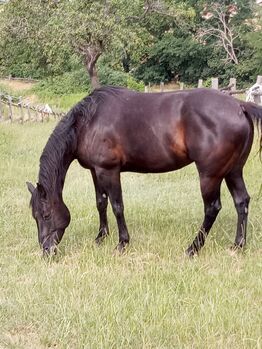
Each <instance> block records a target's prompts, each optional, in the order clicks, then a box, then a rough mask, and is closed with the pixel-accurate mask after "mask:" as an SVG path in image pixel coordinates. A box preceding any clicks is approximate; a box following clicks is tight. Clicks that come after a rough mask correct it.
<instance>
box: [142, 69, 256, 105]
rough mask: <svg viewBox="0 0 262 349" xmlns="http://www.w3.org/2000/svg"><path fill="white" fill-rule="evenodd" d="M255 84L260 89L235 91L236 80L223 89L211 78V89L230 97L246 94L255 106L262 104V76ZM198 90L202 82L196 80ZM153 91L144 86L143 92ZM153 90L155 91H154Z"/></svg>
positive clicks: (163, 88) (181, 83)
mask: <svg viewBox="0 0 262 349" xmlns="http://www.w3.org/2000/svg"><path fill="white" fill-rule="evenodd" d="M256 84H257V85H258V86H261V88H260V89H254V91H250V89H241V90H238V89H237V80H236V78H230V80H229V84H228V85H227V86H225V87H219V79H218V78H211V88H213V89H216V90H220V91H222V92H224V93H227V94H230V95H238V94H246V93H249V95H251V96H252V97H253V101H254V102H255V103H257V104H262V92H261V90H262V75H258V77H257V82H256ZM197 87H198V88H201V87H204V86H203V80H202V79H199V80H198V85H197ZM179 88H180V90H183V89H184V88H185V85H184V83H183V82H180V83H179ZM152 90H153V88H152V85H151V84H149V85H148V86H145V92H151V91H152ZM154 90H155V89H154ZM158 90H159V91H160V92H163V91H164V90H165V84H164V83H163V82H161V83H160V86H159V89H158Z"/></svg>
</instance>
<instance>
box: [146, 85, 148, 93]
mask: <svg viewBox="0 0 262 349" xmlns="http://www.w3.org/2000/svg"><path fill="white" fill-rule="evenodd" d="M145 93H148V86H147V85H145Z"/></svg>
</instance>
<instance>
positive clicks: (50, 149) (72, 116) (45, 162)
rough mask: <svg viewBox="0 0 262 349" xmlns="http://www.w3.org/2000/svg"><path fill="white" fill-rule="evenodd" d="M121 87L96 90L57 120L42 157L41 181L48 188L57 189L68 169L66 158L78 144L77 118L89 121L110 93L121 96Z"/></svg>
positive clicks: (49, 189)
mask: <svg viewBox="0 0 262 349" xmlns="http://www.w3.org/2000/svg"><path fill="white" fill-rule="evenodd" d="M121 91H124V89H123V88H121V87H114V86H107V87H101V88H99V89H97V90H94V91H93V92H92V93H91V94H90V95H89V96H87V97H85V98H84V99H82V100H81V101H80V102H79V103H77V104H76V105H75V106H74V107H73V108H72V109H71V110H70V111H69V112H68V114H67V115H66V116H65V117H64V118H63V119H62V120H61V121H60V122H59V123H58V124H57V126H56V127H55V129H54V131H53V132H52V134H51V136H50V137H49V140H48V142H47V144H46V146H45V148H44V150H43V153H42V155H41V158H40V171H39V179H38V181H39V183H40V184H41V185H42V186H43V187H44V188H45V190H46V191H52V190H54V189H55V188H54V186H55V187H56V186H57V185H58V182H59V179H60V177H61V176H62V175H63V173H64V172H65V171H66V170H67V168H64V166H65V163H64V158H65V157H66V156H68V157H69V156H70V155H72V154H73V153H74V151H75V148H76V142H77V140H76V129H75V125H76V122H77V120H79V119H80V118H81V120H83V121H84V122H85V123H89V122H90V120H91V119H92V117H93V116H94V115H95V113H96V111H97V108H98V106H99V105H101V104H103V102H104V100H105V98H106V97H107V96H109V95H111V96H112V95H113V96H115V97H117V96H119V94H120V93H121Z"/></svg>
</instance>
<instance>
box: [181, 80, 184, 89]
mask: <svg viewBox="0 0 262 349" xmlns="http://www.w3.org/2000/svg"><path fill="white" fill-rule="evenodd" d="M180 90H184V83H183V82H180Z"/></svg>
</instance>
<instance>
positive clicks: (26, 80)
mask: <svg viewBox="0 0 262 349" xmlns="http://www.w3.org/2000/svg"><path fill="white" fill-rule="evenodd" d="M0 79H1V80H8V81H22V82H28V83H31V82H39V81H40V80H37V79H32V78H17V77H13V76H11V75H9V76H4V77H0Z"/></svg>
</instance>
